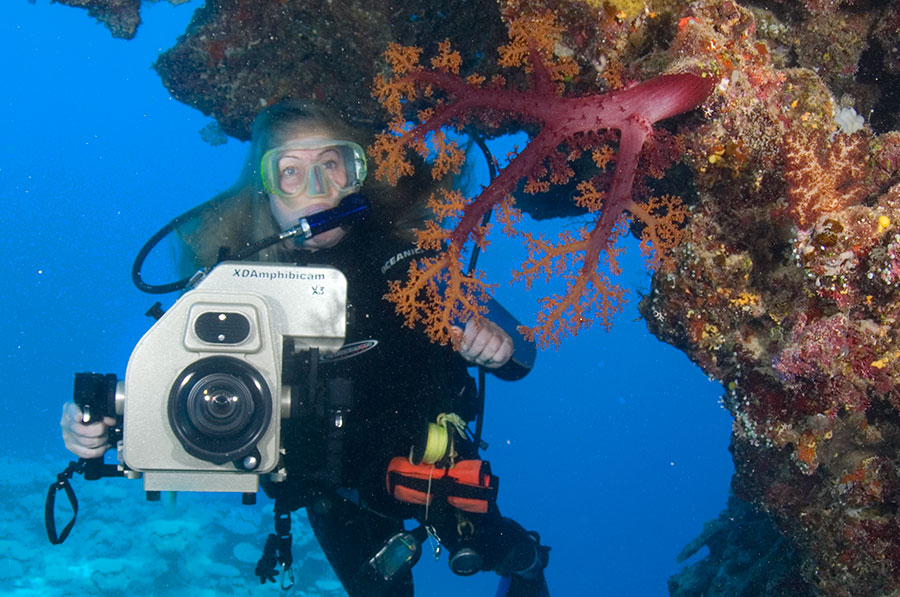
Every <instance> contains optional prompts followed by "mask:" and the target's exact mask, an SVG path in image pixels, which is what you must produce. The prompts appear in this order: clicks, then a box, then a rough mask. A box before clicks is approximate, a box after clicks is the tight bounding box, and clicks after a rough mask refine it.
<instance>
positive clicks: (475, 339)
mask: <svg viewBox="0 0 900 597" xmlns="http://www.w3.org/2000/svg"><path fill="white" fill-rule="evenodd" d="M453 331H454V333H456V334H459V335H461V336H462V340H461V342H460V345H459V354H461V355H462V357H463V358H464V359H466V360H467V361H469V362H470V363H475V364H476V365H481V366H482V367H487V368H488V369H497V368H498V367H502V366H503V365H505V364H506V362H507V361H509V359H510V357H511V356H512V354H513V341H512V338H510V337H509V334H507V333H506V332H505V331H504V330H503V328H501V327H500V326H499V325H497V324H496V323H494V322H492V321H490V320H488V319H481V320H480V321H477V322H476V320H475V319H470V320H469V321H467V322H466V329H465V330H463V329H462V328H459V327H457V326H453Z"/></svg>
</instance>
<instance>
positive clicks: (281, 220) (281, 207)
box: [267, 135, 348, 249]
mask: <svg viewBox="0 0 900 597" xmlns="http://www.w3.org/2000/svg"><path fill="white" fill-rule="evenodd" d="M317 139H321V140H323V141H327V137H316V136H313V135H308V136H305V135H304V136H298V137H295V138H293V139H292V141H294V142H296V141H306V140H309V141H315V140H317ZM274 165H275V166H276V167H277V183H276V184H277V185H278V189H279V190H280V192H279V193H277V194H276V193H272V192H268V193H267V195H268V196H269V208H270V209H271V210H272V215H273V216H274V217H275V220H276V221H277V222H278V225H279V226H281V229H282V230H287V229H288V228H292V227H294V226H296V225H297V222H298V221H299V220H300V218H305V217H307V216H309V215H311V214H314V213H318V212H320V211H325V210H327V209H331V208H332V207H336V206H337V204H338V203H339V202H340V200H341V199H342V198H343V197H344V195H346V193H345V192H343V191H342V189H344V188H345V187H346V186H347V180H348V175H347V171H346V167H345V165H344V160H343V159H342V157H341V154H340V153H339V152H338V151H337V150H336V149H335V148H332V147H328V146H327V145H324V146H322V147H316V148H311V149H288V150H286V151H284V152H281V153H280V155H279V156H278V159H277V163H276V164H274ZM345 235H346V230H344V229H343V228H340V227H338V228H333V229H331V230H328V231H326V232H323V233H321V234H318V235H316V236H314V237H313V238H311V239H309V240H307V241H306V242H304V243H303V248H305V249H323V248H328V247H333V246H334V245H336V244H338V243H339V242H341V240H343V238H344V236H345Z"/></svg>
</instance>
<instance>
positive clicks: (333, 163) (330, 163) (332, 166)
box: [322, 160, 338, 170]
mask: <svg viewBox="0 0 900 597" xmlns="http://www.w3.org/2000/svg"><path fill="white" fill-rule="evenodd" d="M322 166H324V168H325V169H326V170H337V168H338V163H337V160H327V161H325V162H322Z"/></svg>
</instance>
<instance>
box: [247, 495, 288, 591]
mask: <svg viewBox="0 0 900 597" xmlns="http://www.w3.org/2000/svg"><path fill="white" fill-rule="evenodd" d="M278 564H281V574H282V576H281V589H282V590H284V591H287V590H288V589H290V588H291V587H293V586H294V571H293V570H292V569H291V566H293V564H294V556H293V555H292V554H291V512H290V510H289V509H288V508H285V507H284V502H283V501H282V500H279V499H277V498H276V499H275V532H274V533H270V534H269V536H268V537H267V538H266V546H265V548H264V549H263V555H262V557H261V558H260V559H259V562H257V564H256V570H255V572H254V574H256V576H258V577H259V583H260V584H266V581H268V582H275V577H276V576H278Z"/></svg>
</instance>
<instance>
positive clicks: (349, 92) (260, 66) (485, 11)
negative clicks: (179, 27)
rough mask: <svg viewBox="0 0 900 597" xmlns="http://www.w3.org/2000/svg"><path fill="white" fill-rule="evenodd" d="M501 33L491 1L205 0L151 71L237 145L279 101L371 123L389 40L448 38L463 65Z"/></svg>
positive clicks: (433, 43) (429, 44)
mask: <svg viewBox="0 0 900 597" xmlns="http://www.w3.org/2000/svg"><path fill="white" fill-rule="evenodd" d="M504 34H505V29H504V28H503V25H502V23H501V21H500V19H499V16H498V12H497V6H496V4H495V3H494V2H493V1H492V0H476V1H474V2H473V1H471V0H438V1H434V0H415V1H412V2H392V1H387V0H374V1H361V0H347V1H342V2H329V1H327V0H314V1H310V2H274V1H270V2H261V1H252V2H251V1H249V0H209V1H208V2H207V3H206V5H205V6H204V7H202V8H200V9H198V10H197V12H196V13H195V15H194V18H193V21H192V22H191V25H190V26H189V27H188V30H187V32H186V33H185V35H184V36H182V37H181V38H180V39H179V41H178V44H177V45H176V46H175V47H173V48H172V49H170V50H169V51H167V52H165V53H163V54H162V55H161V56H160V58H159V60H158V61H157V63H156V70H157V71H158V72H159V74H160V76H161V77H162V80H163V84H165V86H166V87H167V88H168V89H169V90H170V91H171V92H172V95H173V96H175V97H176V98H177V99H179V100H181V101H183V102H185V103H187V104H189V105H192V106H194V107H196V108H197V109H199V110H200V111H202V112H203V113H204V114H207V115H211V116H213V117H214V118H215V119H216V120H217V121H218V123H219V126H220V127H221V128H222V129H223V130H224V131H225V132H226V133H228V134H229V135H231V136H232V137H235V138H238V139H242V140H246V139H248V138H249V137H250V123H251V122H252V120H253V117H254V116H255V115H256V113H257V112H258V111H259V109H260V108H262V107H264V106H266V105H269V104H272V103H275V102H278V101H280V100H282V99H285V98H295V99H298V98H307V99H315V100H320V101H324V100H328V101H329V102H331V103H333V104H335V106H334V107H335V108H337V109H338V110H339V111H340V112H341V113H342V114H343V115H344V116H345V117H347V118H348V119H350V120H353V121H355V122H357V123H359V124H369V125H370V126H371V125H373V124H375V123H377V122H378V118H379V117H380V116H379V115H378V110H377V103H376V102H375V100H374V99H373V98H372V96H371V86H372V79H373V78H374V76H375V74H376V73H377V72H379V70H380V69H381V68H382V66H383V62H382V60H381V58H380V57H381V54H382V52H383V51H384V49H385V47H387V45H388V43H390V42H392V41H394V42H396V41H402V42H404V43H410V44H416V45H420V46H424V47H426V48H429V49H434V48H436V47H437V43H438V42H440V41H443V40H444V39H448V38H449V39H451V40H453V41H454V42H456V43H457V45H458V46H459V47H462V48H465V55H464V60H465V62H466V64H467V66H470V67H471V66H473V65H475V64H478V63H480V61H481V60H482V56H483V55H484V52H483V50H484V49H485V48H486V47H496V45H497V44H496V39H497V38H499V37H501V36H503V35H504Z"/></svg>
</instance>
